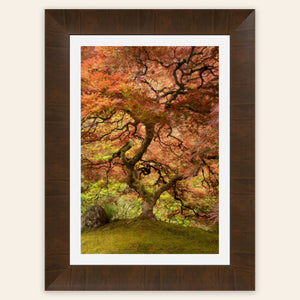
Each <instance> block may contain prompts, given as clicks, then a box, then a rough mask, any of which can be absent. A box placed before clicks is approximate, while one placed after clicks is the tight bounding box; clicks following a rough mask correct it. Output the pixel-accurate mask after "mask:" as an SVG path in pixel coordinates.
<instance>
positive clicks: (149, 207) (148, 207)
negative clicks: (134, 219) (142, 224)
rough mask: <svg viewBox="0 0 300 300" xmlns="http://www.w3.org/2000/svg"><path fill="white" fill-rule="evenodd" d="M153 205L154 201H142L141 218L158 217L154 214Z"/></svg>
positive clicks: (154, 219)
mask: <svg viewBox="0 0 300 300" xmlns="http://www.w3.org/2000/svg"><path fill="white" fill-rule="evenodd" d="M153 207H154V203H153V202H147V201H144V200H143V202H142V213H141V214H140V215H139V218H140V219H149V220H153V221H156V217H155V216H154V214H153Z"/></svg>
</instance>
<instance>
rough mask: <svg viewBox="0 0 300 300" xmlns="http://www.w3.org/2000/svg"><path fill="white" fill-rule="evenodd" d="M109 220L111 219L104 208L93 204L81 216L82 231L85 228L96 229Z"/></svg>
mask: <svg viewBox="0 0 300 300" xmlns="http://www.w3.org/2000/svg"><path fill="white" fill-rule="evenodd" d="M108 222H109V219H108V217H107V215H106V213H105V211H104V209H103V208H102V207H101V206H100V205H98V204H96V205H94V206H91V207H90V208H89V209H88V210H87V211H86V212H85V213H84V214H83V215H82V216H81V231H82V230H85V229H96V228H98V227H100V226H103V225H105V224H107V223H108Z"/></svg>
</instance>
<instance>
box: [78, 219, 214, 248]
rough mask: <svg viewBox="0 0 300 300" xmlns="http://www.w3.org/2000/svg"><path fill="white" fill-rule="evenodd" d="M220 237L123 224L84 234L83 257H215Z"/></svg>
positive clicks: (159, 224)
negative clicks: (200, 255) (104, 255)
mask: <svg viewBox="0 0 300 300" xmlns="http://www.w3.org/2000/svg"><path fill="white" fill-rule="evenodd" d="M218 251H219V238H218V234H217V233H213V232H208V231H204V230H202V229H199V228H194V227H183V226H180V225H175V224H170V223H165V222H161V221H156V222H154V221H150V220H141V219H133V220H121V221H116V222H112V223H109V224H107V225H105V226H102V227H100V228H98V229H96V230H93V231H85V232H82V233H81V253H83V254H100V253H102V254H122V253H123V254H125V253H126V254H143V253H144V254H146V253H147V254H175V253H180V254H181V253H182V254H183V253H185V254H189V253H190V254H202V253H203V254H208V253H211V254H215V253H218Z"/></svg>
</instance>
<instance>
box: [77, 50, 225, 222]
mask: <svg viewBox="0 0 300 300" xmlns="http://www.w3.org/2000/svg"><path fill="white" fill-rule="evenodd" d="M218 103H219V51H218V47H205V46H203V47H82V52H81V148H82V149H81V160H82V163H81V164H82V191H83V192H86V191H88V190H89V188H90V186H91V185H93V184H96V183H97V182H98V183H99V182H100V185H98V186H97V187H98V188H100V189H101V188H102V189H103V188H105V187H106V188H108V186H109V185H111V184H112V183H113V184H115V185H116V184H117V185H118V188H116V187H115V189H117V190H118V193H117V197H118V196H119V195H121V194H127V195H131V196H132V197H136V198H137V199H139V201H141V207H142V211H141V217H143V218H150V219H155V215H154V213H153V208H154V207H155V206H156V205H157V204H158V202H160V201H161V202H163V201H162V200H165V202H166V203H165V204H164V205H165V207H168V206H171V203H173V202H174V203H177V205H178V206H177V208H178V209H176V210H175V211H174V210H173V211H172V212H169V215H182V216H184V217H185V218H186V217H189V218H194V219H197V218H201V217H204V216H205V215H207V216H208V217H209V218H212V219H214V220H215V221H216V220H217V215H218V186H219V181H218V179H219V175H218V174H219V171H218V170H219V163H218V162H219V154H218V153H219V142H218V141H219V138H218V119H219V109H218V107H219V106H218ZM121 186H122V188H120V187H121ZM108 193H109V191H108ZM164 195H167V196H164ZM160 205H163V204H160Z"/></svg>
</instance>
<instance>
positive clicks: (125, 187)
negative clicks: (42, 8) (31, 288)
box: [45, 10, 255, 290]
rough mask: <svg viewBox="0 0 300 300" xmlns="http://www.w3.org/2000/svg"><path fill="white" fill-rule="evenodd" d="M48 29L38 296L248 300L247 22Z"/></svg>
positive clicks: (122, 18) (127, 17) (197, 20)
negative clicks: (116, 293)
mask: <svg viewBox="0 0 300 300" xmlns="http://www.w3.org/2000/svg"><path fill="white" fill-rule="evenodd" d="M45 18H46V19H45V24H46V28H45V29H46V32H45V67H46V68H45V89H46V91H45V92H46V93H45V94H46V97H45V98H46V99H45V121H46V124H45V129H46V136H45V149H46V163H45V170H46V174H45V186H46V191H45V192H46V195H45V223H46V224H45V289H46V290H254V287H255V276H254V275H255V247H254V245H255V238H254V237H255V236H254V229H255V226H254V221H255V217H254V216H255V214H254V213H255V212H254V178H255V173H254V166H255V162H254V132H255V131H254V115H255V113H254V112H255V110H254V104H255V103H254V100H255V99H254V82H255V78H254V70H255V69H254V68H255V64H254V52H255V51H254V40H255V31H254V30H255V25H254V10H193V11H191V10H46V13H45Z"/></svg>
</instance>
